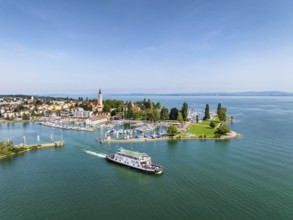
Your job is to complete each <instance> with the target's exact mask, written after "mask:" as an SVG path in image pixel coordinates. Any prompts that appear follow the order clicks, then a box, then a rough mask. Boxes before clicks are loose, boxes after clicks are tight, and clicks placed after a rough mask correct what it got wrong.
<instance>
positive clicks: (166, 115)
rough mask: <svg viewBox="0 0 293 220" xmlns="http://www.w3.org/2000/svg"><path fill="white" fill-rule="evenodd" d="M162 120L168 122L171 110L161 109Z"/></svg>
mask: <svg viewBox="0 0 293 220" xmlns="http://www.w3.org/2000/svg"><path fill="white" fill-rule="evenodd" d="M160 117H161V120H168V119H169V110H168V109H167V108H165V107H163V108H162V109H161V112H160Z"/></svg>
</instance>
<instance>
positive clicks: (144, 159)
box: [106, 148, 163, 174]
mask: <svg viewBox="0 0 293 220" xmlns="http://www.w3.org/2000/svg"><path fill="white" fill-rule="evenodd" d="M106 158H107V159H108V160H109V161H111V162H114V163H118V164H121V165H124V166H128V167H131V168H134V169H138V170H140V171H144V172H147V173H154V174H161V173H162V172H163V167H162V166H161V165H156V164H153V163H152V161H151V158H150V157H149V156H148V155H147V154H146V153H140V152H137V151H131V150H126V149H123V148H120V149H119V150H118V152H116V153H112V154H109V155H107V156H106Z"/></svg>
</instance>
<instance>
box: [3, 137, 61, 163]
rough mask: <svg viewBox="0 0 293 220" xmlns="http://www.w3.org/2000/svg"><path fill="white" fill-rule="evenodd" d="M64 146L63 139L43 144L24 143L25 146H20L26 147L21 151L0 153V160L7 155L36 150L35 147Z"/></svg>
mask: <svg viewBox="0 0 293 220" xmlns="http://www.w3.org/2000/svg"><path fill="white" fill-rule="evenodd" d="M63 146H64V141H55V142H52V143H45V144H31V145H26V146H22V147H23V148H26V149H24V150H22V151H19V152H17V153H13V152H12V153H10V154H8V155H5V154H0V160H1V159H5V158H8V157H13V156H17V155H18V154H22V153H25V152H28V151H31V150H37V149H43V148H49V147H63Z"/></svg>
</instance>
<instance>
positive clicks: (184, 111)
mask: <svg viewBox="0 0 293 220" xmlns="http://www.w3.org/2000/svg"><path fill="white" fill-rule="evenodd" d="M181 112H182V117H183V120H184V121H186V120H187V116H188V104H187V103H186V102H184V103H183V105H182V108H181Z"/></svg>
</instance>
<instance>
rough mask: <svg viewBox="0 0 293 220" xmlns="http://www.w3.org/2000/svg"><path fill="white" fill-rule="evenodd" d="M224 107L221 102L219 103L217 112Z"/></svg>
mask: <svg viewBox="0 0 293 220" xmlns="http://www.w3.org/2000/svg"><path fill="white" fill-rule="evenodd" d="M221 108H222V105H221V103H219V104H218V108H217V113H218V112H219V111H220V109H221Z"/></svg>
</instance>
